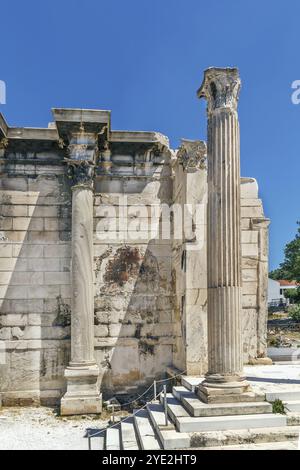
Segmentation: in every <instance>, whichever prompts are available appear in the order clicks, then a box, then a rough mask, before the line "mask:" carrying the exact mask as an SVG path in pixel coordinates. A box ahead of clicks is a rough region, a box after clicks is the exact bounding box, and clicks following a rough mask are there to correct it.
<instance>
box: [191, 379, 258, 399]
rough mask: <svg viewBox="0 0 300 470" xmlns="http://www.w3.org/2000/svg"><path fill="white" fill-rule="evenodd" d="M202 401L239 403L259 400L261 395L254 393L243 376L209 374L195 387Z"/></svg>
mask: <svg viewBox="0 0 300 470" xmlns="http://www.w3.org/2000/svg"><path fill="white" fill-rule="evenodd" d="M197 394H198V396H199V398H200V400H202V401H203V402H204V403H239V402H241V403H242V402H251V401H259V400H261V399H262V397H261V395H258V394H256V393H254V392H253V391H252V389H251V387H250V385H249V383H248V382H247V380H245V379H244V378H243V377H239V376H236V377H223V376H220V375H217V374H215V375H210V376H208V377H207V379H206V380H205V381H204V382H202V383H201V384H200V385H199V386H198V389H197Z"/></svg>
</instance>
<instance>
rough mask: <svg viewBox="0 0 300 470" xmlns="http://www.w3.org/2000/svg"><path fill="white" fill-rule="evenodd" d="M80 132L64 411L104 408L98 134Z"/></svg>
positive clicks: (75, 150)
mask: <svg viewBox="0 0 300 470" xmlns="http://www.w3.org/2000/svg"><path fill="white" fill-rule="evenodd" d="M78 135H79V134H78ZM78 135H77V136H75V142H74V141H72V142H73V143H72V144H71V145H70V146H69V153H70V157H71V158H70V159H68V160H67V164H68V166H69V175H70V177H71V178H72V182H73V185H72V269H71V279H72V293H71V296H72V305H71V361H70V363H69V366H68V367H67V369H66V370H65V378H66V380H67V392H66V394H65V395H64V397H63V398H62V400H61V414H62V415H70V414H86V413H100V412H101V409H102V400H101V395H100V392H99V368H98V366H97V365H96V362H95V357H94V283H93V173H94V167H93V163H94V162H93V155H94V152H93V151H92V152H91V150H88V149H89V146H91V145H92V144H93V141H95V137H93V135H89V134H85V136H84V137H83V131H81V138H79V137H78ZM76 139H77V140H76ZM83 140H84V141H85V143H84V144H82V141H83ZM76 142H77V143H76Z"/></svg>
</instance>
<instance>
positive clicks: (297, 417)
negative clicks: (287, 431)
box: [286, 411, 300, 426]
mask: <svg viewBox="0 0 300 470" xmlns="http://www.w3.org/2000/svg"><path fill="white" fill-rule="evenodd" d="M286 417H287V424H288V426H300V413H299V412H296V413H295V412H290V411H287V413H286Z"/></svg>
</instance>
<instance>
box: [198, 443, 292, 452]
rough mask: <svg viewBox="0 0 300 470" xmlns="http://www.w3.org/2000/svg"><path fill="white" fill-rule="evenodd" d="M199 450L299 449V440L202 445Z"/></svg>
mask: <svg viewBox="0 0 300 470" xmlns="http://www.w3.org/2000/svg"><path fill="white" fill-rule="evenodd" d="M197 450H298V442H297V441H283V442H265V443H260V444H237V445H234V446H217V447H208V448H207V447H202V448H199V449H197Z"/></svg>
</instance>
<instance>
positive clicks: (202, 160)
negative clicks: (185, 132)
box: [176, 139, 207, 171]
mask: <svg viewBox="0 0 300 470" xmlns="http://www.w3.org/2000/svg"><path fill="white" fill-rule="evenodd" d="M206 154H207V151H206V143H205V142H204V141H203V140H187V139H181V145H180V147H179V149H178V152H177V155H176V156H177V161H178V163H180V164H182V166H183V168H184V169H185V170H186V171H196V170H198V169H205V168H206Z"/></svg>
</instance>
